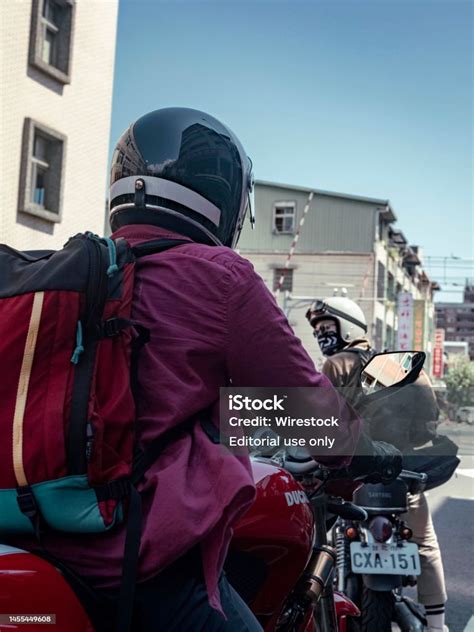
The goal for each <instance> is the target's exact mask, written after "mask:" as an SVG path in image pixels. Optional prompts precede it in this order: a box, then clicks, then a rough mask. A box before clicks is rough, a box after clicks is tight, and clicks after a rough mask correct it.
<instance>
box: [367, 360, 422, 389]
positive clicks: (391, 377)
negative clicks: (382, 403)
mask: <svg viewBox="0 0 474 632" xmlns="http://www.w3.org/2000/svg"><path fill="white" fill-rule="evenodd" d="M425 358H426V355H425V354H424V353H423V352H422V351H387V352H384V353H377V354H376V355H374V356H373V357H372V358H371V359H370V360H369V361H368V362H367V364H366V365H365V366H364V367H363V369H362V372H361V383H362V389H363V391H364V393H366V394H369V393H374V392H376V391H379V390H381V389H383V388H386V387H387V386H395V385H401V383H402V382H403V383H408V382H411V381H412V380H411V379H410V378H411V377H413V378H415V379H416V377H417V376H418V374H419V372H420V371H421V368H422V367H423V363H424V361H425Z"/></svg>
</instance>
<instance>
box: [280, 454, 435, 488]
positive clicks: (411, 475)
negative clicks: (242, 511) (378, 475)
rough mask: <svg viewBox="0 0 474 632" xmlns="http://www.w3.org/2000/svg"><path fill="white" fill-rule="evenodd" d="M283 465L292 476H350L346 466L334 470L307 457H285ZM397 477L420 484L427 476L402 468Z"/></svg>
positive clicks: (334, 477)
mask: <svg viewBox="0 0 474 632" xmlns="http://www.w3.org/2000/svg"><path fill="white" fill-rule="evenodd" d="M283 467H284V469H285V470H286V471H287V472H289V473H290V474H293V475H294V476H303V475H304V474H312V475H313V476H315V477H316V478H320V479H322V480H329V479H341V478H350V477H349V475H348V472H347V469H346V468H342V469H335V470H332V469H329V468H323V467H321V466H320V465H319V463H317V462H316V461H314V460H313V459H308V460H305V461H296V460H294V459H285V461H284V464H283ZM364 478H366V477H364V476H362V477H359V478H358V479H357V480H361V481H362V482H363V480H364ZM399 478H401V479H402V480H411V481H417V482H419V483H422V484H424V483H426V481H427V480H428V476H427V475H426V474H423V473H419V472H412V471H409V470H402V471H401V472H400V474H399Z"/></svg>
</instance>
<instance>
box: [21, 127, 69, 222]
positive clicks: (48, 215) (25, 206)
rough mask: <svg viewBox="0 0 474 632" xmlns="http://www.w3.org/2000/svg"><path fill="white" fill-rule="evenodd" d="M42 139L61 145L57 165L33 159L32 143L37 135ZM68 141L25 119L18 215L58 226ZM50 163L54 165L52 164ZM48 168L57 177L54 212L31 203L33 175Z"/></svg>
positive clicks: (52, 130)
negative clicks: (42, 168)
mask: <svg viewBox="0 0 474 632" xmlns="http://www.w3.org/2000/svg"><path fill="white" fill-rule="evenodd" d="M37 132H38V133H39V134H40V135H41V136H44V137H45V138H46V140H47V141H50V142H52V143H56V144H57V143H61V148H60V154H58V155H57V156H56V164H54V162H55V161H54V159H53V161H51V157H50V159H49V160H48V161H46V160H43V159H41V158H38V157H35V156H34V143H35V137H36V133H37ZM66 148H67V137H66V136H65V135H64V134H61V133H60V132H58V131H56V130H54V129H51V128H50V127H47V126H46V125H43V124H42V123H40V122H39V121H36V120H34V119H31V118H26V119H25V123H24V129H23V143H22V151H21V169H20V187H19V196H18V211H19V212H21V213H27V214H29V215H35V216H36V217H40V218H42V219H44V220H47V221H49V222H52V223H59V222H61V220H62V210H63V209H62V207H63V190H64V172H65V164H66ZM52 163H53V164H52ZM38 166H40V167H45V166H47V168H48V169H58V170H59V175H58V174H57V173H56V174H54V175H53V178H56V179H57V180H56V185H55V197H56V205H57V210H52V209H51V208H49V209H48V208H46V207H45V206H43V205H41V204H37V203H35V202H34V201H33V174H34V172H35V171H36V169H37V168H38Z"/></svg>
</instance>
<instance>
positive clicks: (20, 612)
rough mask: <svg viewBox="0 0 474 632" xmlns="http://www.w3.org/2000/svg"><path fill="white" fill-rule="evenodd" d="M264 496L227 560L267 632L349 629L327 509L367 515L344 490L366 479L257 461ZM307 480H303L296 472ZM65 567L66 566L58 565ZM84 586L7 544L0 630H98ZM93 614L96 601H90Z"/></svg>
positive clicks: (1, 549)
mask: <svg viewBox="0 0 474 632" xmlns="http://www.w3.org/2000/svg"><path fill="white" fill-rule="evenodd" d="M252 465H253V473H254V480H255V484H256V487H257V498H256V501H255V503H254V505H253V506H252V508H251V509H250V510H249V511H248V512H247V514H246V515H245V516H244V518H243V519H242V520H241V522H240V523H239V524H238V525H237V527H236V529H235V536H234V539H233V542H232V546H231V550H230V552H229V556H228V559H227V562H226V573H227V575H228V578H229V580H230V581H231V583H232V584H233V585H234V586H235V588H236V589H237V590H238V591H239V592H240V594H241V595H242V597H243V598H244V599H245V600H246V601H247V603H249V604H250V607H251V608H252V611H253V612H254V613H255V615H256V616H257V618H258V619H259V621H260V622H261V624H262V626H263V628H264V630H265V632H271V631H273V630H274V631H275V632H315V631H317V632H346V630H348V627H347V624H348V621H349V619H350V618H351V617H357V616H358V615H359V610H358V609H357V607H356V606H355V605H354V604H353V603H352V602H351V601H350V600H349V599H348V598H347V597H346V596H344V595H343V594H342V593H339V592H336V591H333V581H332V578H333V575H334V574H333V569H334V567H335V563H336V552H335V549H334V548H332V547H331V546H328V544H327V539H326V533H327V526H328V525H327V520H326V518H327V514H328V513H330V514H331V515H332V516H334V520H335V517H336V516H342V517H343V518H346V519H350V520H364V519H366V518H367V514H366V513H365V512H364V510H361V509H359V508H357V507H356V506H355V505H353V504H352V503H350V502H345V501H344V500H342V498H341V497H345V498H351V497H352V492H353V491H354V490H355V489H356V488H357V487H358V486H359V485H360V483H353V482H351V481H347V480H346V481H337V482H336V481H332V482H331V478H332V477H333V474H332V473H331V472H330V471H329V470H324V471H323V470H321V469H320V468H319V466H318V465H317V463H316V462H315V461H312V460H310V461H309V462H304V463H301V462H292V461H288V460H284V457H283V458H282V460H281V466H283V467H279V466H278V465H277V464H276V463H275V459H273V460H271V459H265V458H255V459H253V461H252ZM297 478H298V479H300V481H301V482H298V481H297V480H296V479H297ZM58 571H59V572H58ZM85 595H87V591H85V590H84V585H83V584H82V583H81V582H80V581H78V580H77V578H74V577H73V576H72V575H71V574H70V573H68V572H65V569H62V568H57V567H55V566H54V565H52V564H50V563H49V562H47V561H45V560H44V559H42V558H40V557H38V556H36V555H33V554H31V553H27V552H25V551H21V550H19V549H15V548H12V547H8V546H2V545H0V613H9V615H4V614H0V630H1V631H2V632H3V631H5V632H6V631H7V630H8V631H12V630H23V629H24V627H23V626H24V624H26V623H28V624H29V625H28V628H27V629H28V630H29V631H30V632H36V631H37V632H44V630H45V623H53V622H54V621H55V624H56V625H55V627H54V629H55V630H59V631H60V632H99V630H100V628H99V627H94V625H93V623H92V620H93V617H92V618H89V617H88V615H87V613H86V608H85V607H84V606H83V604H82V603H81V601H82V602H83V603H84V604H85V603H86V601H85V598H84V596H85ZM87 610H88V611H89V613H90V608H87Z"/></svg>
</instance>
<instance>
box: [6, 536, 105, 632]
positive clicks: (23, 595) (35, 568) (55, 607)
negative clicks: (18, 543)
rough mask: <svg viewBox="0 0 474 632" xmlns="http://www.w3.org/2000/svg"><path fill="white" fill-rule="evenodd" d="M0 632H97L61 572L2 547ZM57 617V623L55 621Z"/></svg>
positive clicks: (21, 553)
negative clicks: (20, 631) (50, 631)
mask: <svg viewBox="0 0 474 632" xmlns="http://www.w3.org/2000/svg"><path fill="white" fill-rule="evenodd" d="M0 613H1V614H0V631H2V632H3V631H5V632H6V631H7V630H8V632H12V630H28V632H45V630H49V629H51V630H57V631H58V632H66V631H67V632H94V630H93V627H92V624H91V623H90V621H89V619H88V618H87V615H86V613H85V611H84V609H83V608H82V606H81V604H80V603H79V601H78V599H77V597H76V595H75V594H74V592H73V591H72V589H71V588H70V586H69V584H68V583H67V582H66V580H65V579H64V577H63V576H62V575H61V573H60V572H59V571H58V569H57V568H55V567H54V566H52V565H51V564H49V562H46V561H45V560H43V559H41V558H39V557H37V556H36V555H33V554H32V553H27V552H26V551H22V550H20V549H16V548H13V547H10V546H5V545H2V544H0ZM52 617H54V621H55V622H54V623H53V622H52V620H51V618H52Z"/></svg>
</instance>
